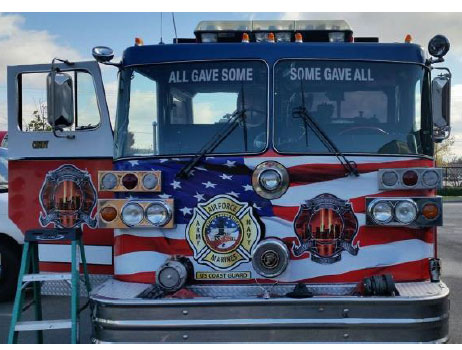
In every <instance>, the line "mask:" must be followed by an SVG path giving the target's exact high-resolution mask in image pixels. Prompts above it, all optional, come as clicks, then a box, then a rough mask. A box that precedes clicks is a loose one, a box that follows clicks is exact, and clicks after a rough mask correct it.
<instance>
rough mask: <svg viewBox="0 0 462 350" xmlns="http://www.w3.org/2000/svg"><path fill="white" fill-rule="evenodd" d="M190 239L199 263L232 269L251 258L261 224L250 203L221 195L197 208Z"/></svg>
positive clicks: (220, 268) (190, 226)
mask: <svg viewBox="0 0 462 350" xmlns="http://www.w3.org/2000/svg"><path fill="white" fill-rule="evenodd" d="M186 239H187V240H188V243H189V245H190V246H191V248H192V249H193V251H194V259H195V260H196V261H197V262H198V263H200V264H205V265H208V266H210V267H213V268H215V269H218V270H230V269H232V268H234V267H236V266H238V265H239V264H241V263H243V262H249V261H250V257H251V253H252V251H253V248H254V246H255V244H256V243H257V241H258V240H259V239H260V226H259V224H258V223H257V220H256V219H255V217H254V215H253V213H252V208H251V207H250V206H249V205H248V204H247V203H241V202H239V201H237V200H236V199H234V198H232V197H230V196H227V195H219V196H216V197H214V198H212V199H210V200H209V201H207V202H205V203H199V204H198V206H197V207H196V208H194V215H193V217H192V219H191V221H190V222H189V224H188V227H187V228H186Z"/></svg>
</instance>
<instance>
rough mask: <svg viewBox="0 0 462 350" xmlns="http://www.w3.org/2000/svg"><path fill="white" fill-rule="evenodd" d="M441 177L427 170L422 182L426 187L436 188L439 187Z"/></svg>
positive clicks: (433, 171)
mask: <svg viewBox="0 0 462 350" xmlns="http://www.w3.org/2000/svg"><path fill="white" fill-rule="evenodd" d="M439 180H440V177H439V175H438V173H437V172H436V171H435V170H427V171H425V172H424V173H423V176H422V181H423V183H424V184H425V186H428V187H436V186H437V185H438V181H439Z"/></svg>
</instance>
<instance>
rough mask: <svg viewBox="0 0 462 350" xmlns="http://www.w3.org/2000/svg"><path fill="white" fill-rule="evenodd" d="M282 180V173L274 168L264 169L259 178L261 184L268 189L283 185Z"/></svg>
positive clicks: (271, 189) (275, 188) (273, 189)
mask: <svg viewBox="0 0 462 350" xmlns="http://www.w3.org/2000/svg"><path fill="white" fill-rule="evenodd" d="M281 181H282V177H281V175H280V174H279V172H277V171H276V170H274V169H268V170H264V171H262V173H261V174H260V178H259V182H260V185H261V186H262V187H263V188H264V189H265V190H267V191H275V190H277V189H278V187H279V186H280V185H281Z"/></svg>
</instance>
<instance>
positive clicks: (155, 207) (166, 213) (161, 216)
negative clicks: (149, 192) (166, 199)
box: [146, 203, 171, 226]
mask: <svg viewBox="0 0 462 350" xmlns="http://www.w3.org/2000/svg"><path fill="white" fill-rule="evenodd" d="M146 217H147V219H148V220H149V222H150V223H151V224H153V225H154V226H163V225H165V224H166V223H168V222H169V221H170V218H171V213H170V208H169V207H167V206H166V205H165V204H163V203H153V204H151V205H150V206H149V207H148V208H147V209H146Z"/></svg>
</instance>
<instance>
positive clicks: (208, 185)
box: [202, 181, 217, 188]
mask: <svg viewBox="0 0 462 350" xmlns="http://www.w3.org/2000/svg"><path fill="white" fill-rule="evenodd" d="M202 185H204V186H205V188H210V187H211V188H215V186H216V185H217V184H214V183H212V182H210V181H207V182H203V183H202Z"/></svg>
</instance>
